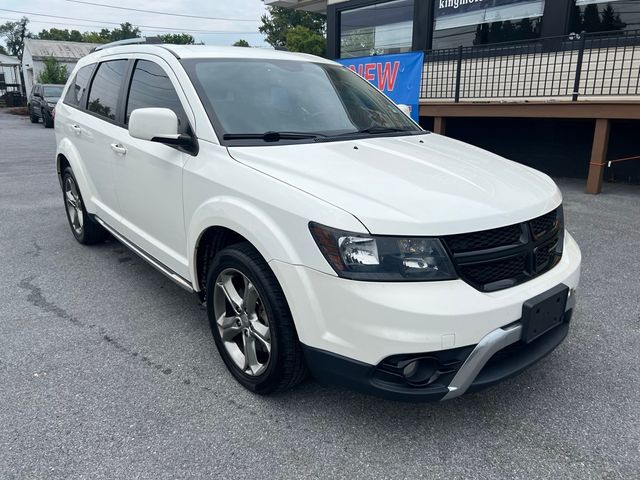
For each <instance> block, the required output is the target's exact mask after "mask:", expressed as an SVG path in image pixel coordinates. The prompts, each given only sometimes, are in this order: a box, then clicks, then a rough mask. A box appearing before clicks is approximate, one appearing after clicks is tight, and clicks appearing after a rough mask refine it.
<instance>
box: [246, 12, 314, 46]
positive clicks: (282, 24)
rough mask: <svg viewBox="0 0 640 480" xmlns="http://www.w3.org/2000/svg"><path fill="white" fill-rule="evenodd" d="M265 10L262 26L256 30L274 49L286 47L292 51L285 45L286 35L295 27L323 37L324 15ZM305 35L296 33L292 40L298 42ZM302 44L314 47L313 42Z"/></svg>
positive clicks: (299, 32)
mask: <svg viewBox="0 0 640 480" xmlns="http://www.w3.org/2000/svg"><path fill="white" fill-rule="evenodd" d="M267 10H268V13H267V14H265V15H263V16H262V19H261V21H262V25H260V27H259V28H258V30H259V31H260V33H264V34H265V35H266V37H267V38H266V40H267V43H269V44H270V45H272V46H274V47H287V48H289V50H293V49H292V48H290V46H289V45H288V44H287V35H288V33H289V31H290V30H291V29H293V28H295V27H305V28H306V29H308V30H309V31H310V32H311V33H313V34H315V35H318V36H321V37H324V35H325V27H326V17H325V16H324V15H321V14H319V13H310V12H304V11H301V10H293V9H290V8H283V7H268V8H267ZM305 35H306V32H304V33H303V32H302V31H297V32H295V33H294V34H293V36H292V38H293V39H294V40H295V41H296V42H300V40H301V39H300V37H302V36H305ZM313 38H314V39H315V37H313ZM302 43H305V44H306V43H309V44H311V45H314V44H315V40H310V39H307V40H305V41H303V42H302ZM297 46H299V45H297ZM296 51H298V50H296ZM309 53H311V52H309Z"/></svg>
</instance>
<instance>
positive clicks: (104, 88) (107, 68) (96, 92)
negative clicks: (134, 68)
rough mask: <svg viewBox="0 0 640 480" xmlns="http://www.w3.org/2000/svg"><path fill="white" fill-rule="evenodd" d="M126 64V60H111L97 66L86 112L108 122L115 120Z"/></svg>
mask: <svg viewBox="0 0 640 480" xmlns="http://www.w3.org/2000/svg"><path fill="white" fill-rule="evenodd" d="M127 62H128V60H111V61H109V62H102V63H101V64H100V65H99V66H98V71H97V72H96V75H95V77H93V82H92V83H91V89H90V90H89V103H88V104H87V110H89V111H90V112H93V113H96V114H98V115H100V116H102V117H105V118H108V119H110V120H115V119H116V115H117V113H118V112H117V110H118V96H119V95H120V86H121V85H122V79H123V77H124V74H125V72H126V70H127Z"/></svg>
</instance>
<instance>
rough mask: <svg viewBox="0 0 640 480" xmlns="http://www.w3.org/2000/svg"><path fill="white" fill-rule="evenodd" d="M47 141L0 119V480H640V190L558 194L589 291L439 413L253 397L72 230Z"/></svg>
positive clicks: (135, 265) (107, 253)
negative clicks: (494, 373) (550, 342)
mask: <svg viewBox="0 0 640 480" xmlns="http://www.w3.org/2000/svg"><path fill="white" fill-rule="evenodd" d="M54 154H55V138H54V132H53V130H46V129H44V128H43V127H42V125H41V124H39V125H31V124H30V123H29V120H28V118H26V117H16V116H10V115H7V114H4V113H0V479H3V480H8V479H58V478H60V479H84V478H86V479H92V480H97V479H103V478H109V479H138V478H140V479H164V478H234V479H235V478H278V479H285V478H294V479H302V478H348V479H357V478H372V479H382V478H411V479H413V478H447V479H453V478H482V479H488V478H522V479H527V480H529V479H537V478H541V479H543V478H544V479H547V478H553V479H559V478H562V479H567V478H580V479H582V478H594V479H601V478H607V479H614V478H639V477H640V275H639V273H638V269H639V267H640V233H639V232H640V187H638V186H625V185H612V184H605V187H604V193H603V194H602V195H599V196H589V195H586V194H584V193H583V187H584V183H585V182H584V180H559V184H560V185H561V188H562V190H563V193H564V195H565V202H566V203H565V212H566V213H565V216H566V220H567V224H568V229H569V230H570V231H571V232H572V233H573V234H574V236H575V238H576V240H577V241H578V243H579V244H580V246H581V248H582V251H583V256H584V265H583V272H582V274H583V280H582V284H581V288H580V290H579V299H578V306H577V310H576V312H575V315H574V320H573V324H572V330H571V332H570V334H569V338H568V339H567V340H566V341H565V343H564V344H562V345H561V346H560V347H559V348H558V349H557V350H556V351H555V352H554V353H553V354H551V355H550V356H549V357H547V358H546V359H545V360H543V361H542V362H541V363H539V364H537V365H536V366H535V367H533V368H531V369H530V370H528V371H526V372H524V373H523V374H521V375H520V376H518V377H516V378H514V379H512V380H509V381H507V382H505V383H503V384H500V385H498V386H496V387H493V388H491V389H489V390H486V391H484V392H480V393H477V394H473V395H468V396H464V397H461V398H459V399H456V400H453V401H450V402H444V403H436V404H421V405H413V404H403V403H396V402H389V401H384V400H380V399H377V398H374V397H368V396H364V395H361V394H358V393H354V392H352V391H349V390H345V389H341V388H336V387H326V386H322V385H320V384H318V383H316V382H315V381H312V380H308V381H306V382H305V383H304V384H303V385H301V386H300V387H298V388H296V389H295V390H293V391H291V392H288V393H284V394H280V395H277V396H273V397H266V398H263V397H259V396H255V395H253V394H251V393H249V392H248V391H246V390H244V389H243V388H242V387H241V386H240V385H238V384H237V383H236V382H235V381H234V380H233V379H232V377H231V376H230V374H228V373H227V371H226V369H225V367H224V364H223V363H222V360H221V359H220V358H219V356H218V354H217V352H216V350H215V346H214V342H213V338H212V336H211V333H210V331H209V325H208V323H207V318H206V312H205V311H204V309H203V308H202V307H201V306H199V305H198V303H197V302H196V300H195V297H194V296H193V295H191V294H188V293H186V292H184V291H183V290H181V289H180V288H179V287H177V286H175V285H174V284H173V283H171V281H169V280H167V279H166V278H165V277H163V276H162V275H161V274H160V273H158V272H157V271H156V270H154V269H153V268H152V267H150V266H149V265H147V264H146V263H144V262H143V261H142V260H140V259H139V258H138V257H136V255H135V254H133V253H131V252H130V251H129V250H127V248H125V247H124V246H122V245H120V244H119V243H117V242H115V241H110V242H108V243H105V244H104V245H100V246H95V247H84V246H82V245H79V244H78V243H76V242H75V240H74V239H73V236H72V234H71V232H70V230H69V226H68V224H67V221H66V218H65V214H64V209H63V203H62V196H61V192H60V188H59V185H58V180H57V178H56V174H55V164H54Z"/></svg>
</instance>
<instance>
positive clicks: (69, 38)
mask: <svg viewBox="0 0 640 480" xmlns="http://www.w3.org/2000/svg"><path fill="white" fill-rule="evenodd" d="M38 38H39V39H40V40H61V41H64V42H82V41H84V40H83V36H82V33H80V32H79V31H78V30H71V31H69V30H67V29H66V28H65V29H64V30H62V29H60V28H51V29H49V30H46V29H44V30H42V31H41V32H40V33H39V34H38Z"/></svg>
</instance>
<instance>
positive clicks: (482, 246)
mask: <svg viewBox="0 0 640 480" xmlns="http://www.w3.org/2000/svg"><path fill="white" fill-rule="evenodd" d="M563 238H564V225H563V215H562V206H560V207H558V208H557V209H555V210H553V211H551V212H549V213H547V214H545V215H542V216H540V217H538V218H534V219H533V220H530V221H528V222H523V223H517V224H515V225H508V226H506V227H501V228H494V229H491V230H484V231H481V232H473V233H465V234H460V235H450V236H447V237H444V238H443V241H444V243H445V244H446V246H447V248H448V249H449V252H450V254H451V257H452V259H453V262H454V265H455V267H456V270H457V271H458V274H459V275H460V278H462V279H463V280H465V281H466V282H467V283H469V284H470V285H472V286H473V287H475V288H477V289H478V290H481V291H485V292H490V291H495V290H502V289H504V288H509V287H512V286H515V285H519V284H521V283H524V282H526V281H528V280H531V279H532V278H535V277H537V276H538V275H541V274H543V273H545V272H547V271H549V270H550V269H551V268H553V267H554V266H555V265H556V264H557V263H558V262H559V261H560V258H561V256H562V243H563Z"/></svg>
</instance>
